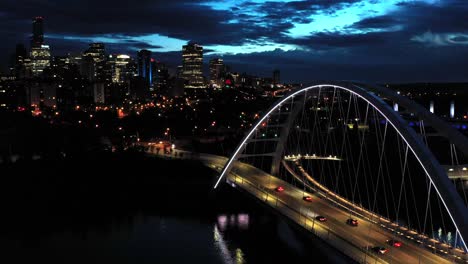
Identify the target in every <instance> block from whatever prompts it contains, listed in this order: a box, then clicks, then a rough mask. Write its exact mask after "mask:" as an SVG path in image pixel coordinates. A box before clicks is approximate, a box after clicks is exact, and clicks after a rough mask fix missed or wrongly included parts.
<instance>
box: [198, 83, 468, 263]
mask: <svg viewBox="0 0 468 264" xmlns="http://www.w3.org/2000/svg"><path fill="white" fill-rule="evenodd" d="M395 104H397V105H398V107H393V106H394V105H395ZM395 109H399V111H396V110H395ZM409 123H412V124H413V125H412V126H410V125H409ZM414 124H416V125H414ZM434 134H437V135H438V136H437V137H434V136H433V135H434ZM205 159H206V160H207V161H208V163H210V164H212V166H213V167H216V168H218V169H219V171H220V176H219V178H218V179H217V181H216V184H215V186H214V188H217V187H218V186H219V185H220V183H221V182H227V183H229V184H230V185H232V186H234V187H236V188H239V189H242V190H243V191H246V192H248V193H250V194H252V195H254V196H256V197H257V198H259V199H261V200H263V201H264V202H265V203H266V204H268V205H270V206H271V207H273V208H275V209H276V210H278V211H279V212H280V213H282V214H283V215H286V216H287V217H288V218H290V219H292V220H293V221H295V222H296V223H298V224H300V225H301V226H303V227H304V228H305V229H307V230H309V231H311V232H312V233H314V234H315V235H317V236H319V237H321V238H323V239H324V240H326V241H328V242H329V244H331V245H332V246H334V247H336V248H338V249H339V250H341V251H343V252H344V253H345V254H347V255H348V256H350V257H352V258H354V259H355V260H357V261H359V262H373V261H375V262H382V263H386V262H393V263H411V262H414V263H416V262H418V263H445V262H446V263H453V262H459V263H465V262H467V261H468V259H467V257H466V252H467V240H466V239H467V238H468V224H467V222H468V210H467V204H468V203H467V195H466V190H465V189H466V186H465V184H466V181H463V179H462V178H463V177H454V176H453V175H452V174H453V171H454V168H458V169H459V170H461V171H462V172H464V171H465V170H466V169H465V170H463V168H465V167H466V165H464V164H467V163H468V162H467V161H466V159H468V140H467V138H466V137H465V136H464V135H462V134H461V133H460V132H459V131H457V130H456V129H454V128H453V127H451V126H450V125H448V124H446V123H445V122H444V121H443V120H441V119H439V118H437V117H436V116H434V115H433V114H432V113H430V112H429V111H428V110H426V109H425V108H424V107H422V106H420V105H418V104H417V103H415V102H413V101H411V100H409V99H408V98H406V97H403V96H400V95H399V94H397V93H395V92H394V91H392V90H390V89H387V88H385V87H380V86H373V85H367V84H358V83H350V82H331V83H324V84H316V85H311V86H308V87H304V88H300V89H296V90H293V91H291V92H290V93H289V94H287V95H285V96H284V97H282V98H281V99H279V100H278V101H277V102H276V103H275V104H273V105H272V106H271V107H270V108H269V109H268V110H267V111H265V114H264V115H263V116H262V117H261V118H260V119H259V120H258V121H257V122H256V123H255V124H254V125H253V126H252V128H251V129H250V130H249V131H248V133H247V134H246V135H245V137H244V138H243V140H242V141H241V142H240V144H239V146H238V147H237V148H236V149H235V151H234V153H233V154H232V156H231V157H230V158H229V159H228V160H227V161H226V160H225V159H222V158H218V157H215V156H207V157H205ZM449 174H450V176H451V178H449ZM278 187H280V188H278ZM321 217H323V218H326V219H327V221H321V220H323V218H321ZM349 219H355V220H357V222H358V223H359V224H358V226H354V225H353V223H352V222H350V221H348V220H349ZM395 241H397V242H401V243H402V245H401V246H398V245H396V244H395V243H394V242H395ZM379 248H385V249H386V250H388V251H387V252H381V251H379Z"/></svg>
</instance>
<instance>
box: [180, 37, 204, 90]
mask: <svg viewBox="0 0 468 264" xmlns="http://www.w3.org/2000/svg"><path fill="white" fill-rule="evenodd" d="M182 67H183V68H182V73H181V77H182V78H183V79H185V80H186V84H185V86H184V87H185V88H195V89H197V88H205V87H206V85H205V81H204V78H203V47H202V46H201V45H199V44H196V43H193V42H191V43H188V44H187V45H184V46H183V47H182Z"/></svg>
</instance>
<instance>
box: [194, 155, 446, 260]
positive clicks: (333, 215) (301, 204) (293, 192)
mask: <svg viewBox="0 0 468 264" xmlns="http://www.w3.org/2000/svg"><path fill="white" fill-rule="evenodd" d="M201 159H202V160H205V162H206V163H208V164H211V165H215V166H217V167H218V168H222V167H223V166H224V164H225V162H226V159H225V158H224V157H219V158H217V157H216V156H211V155H209V156H207V157H203V158H202V157H201ZM231 171H233V172H235V174H236V175H238V176H239V177H241V178H244V179H246V180H247V181H249V182H250V183H251V184H253V185H257V186H260V187H259V188H263V189H264V191H266V192H268V193H270V194H271V195H272V196H276V197H277V198H278V199H280V200H281V201H282V202H284V203H286V204H288V206H289V207H293V208H296V209H297V211H300V212H302V214H305V215H307V216H308V218H309V220H310V221H314V222H315V218H314V217H315V216H318V215H322V216H325V217H327V218H328V221H327V222H325V223H317V222H315V223H314V224H319V225H324V226H325V228H329V229H330V230H331V231H332V232H333V233H335V234H339V235H340V236H342V237H343V238H344V239H345V240H347V241H349V242H351V243H353V244H354V245H355V246H357V247H359V248H365V247H367V246H371V247H374V246H383V247H385V248H387V249H389V251H388V252H387V254H385V255H379V257H380V258H382V259H383V260H385V261H387V262H389V263H429V264H432V263H433V264H437V263H452V261H449V260H447V259H446V258H442V257H441V256H439V255H435V254H433V253H431V252H429V250H427V249H424V248H422V247H421V246H420V245H418V244H416V243H414V242H412V241H408V240H406V239H402V238H398V237H396V235H395V234H392V233H390V232H388V231H386V230H384V229H382V228H380V227H379V226H377V225H376V224H374V223H371V222H369V221H367V220H366V219H363V218H360V217H357V216H352V218H356V219H358V220H359V226H357V227H353V226H350V225H348V224H346V220H347V219H348V218H350V213H348V212H346V211H344V210H343V209H340V208H338V207H336V206H334V205H332V204H331V203H330V202H328V201H326V200H324V199H322V198H320V197H319V196H317V195H315V194H311V193H307V192H304V191H302V190H300V189H298V188H297V187H295V186H292V185H290V184H289V183H287V182H285V181H283V180H281V179H278V178H276V177H273V176H271V175H269V174H267V173H265V172H263V171H261V170H259V169H257V168H255V167H253V166H251V165H248V164H245V163H240V162H236V163H235V165H234V167H233V168H232V170H231ZM234 177H235V176H233V174H230V175H229V179H230V180H231V181H235V179H234ZM277 186H283V187H284V188H285V190H284V192H281V193H278V192H276V191H275V188H276V187H277ZM306 195H308V196H311V197H312V202H306V201H304V200H303V197H304V196H306ZM391 239H395V240H399V241H402V242H403V245H402V246H401V248H395V247H392V246H390V245H388V244H386V241H387V240H391ZM452 260H454V258H453V257H452Z"/></svg>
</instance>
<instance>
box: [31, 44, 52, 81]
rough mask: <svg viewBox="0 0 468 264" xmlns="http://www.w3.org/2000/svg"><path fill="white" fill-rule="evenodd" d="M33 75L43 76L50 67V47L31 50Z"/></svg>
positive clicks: (43, 46) (45, 46) (42, 46)
mask: <svg viewBox="0 0 468 264" xmlns="http://www.w3.org/2000/svg"><path fill="white" fill-rule="evenodd" d="M31 63H32V73H33V75H35V76H38V75H41V74H42V73H43V72H44V69H45V68H46V67H49V66H50V48H49V46H48V45H41V46H40V47H32V48H31Z"/></svg>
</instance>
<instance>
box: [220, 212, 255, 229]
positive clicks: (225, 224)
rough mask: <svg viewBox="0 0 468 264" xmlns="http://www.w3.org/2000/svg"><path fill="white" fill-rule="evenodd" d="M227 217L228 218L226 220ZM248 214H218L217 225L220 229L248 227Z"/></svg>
mask: <svg viewBox="0 0 468 264" xmlns="http://www.w3.org/2000/svg"><path fill="white" fill-rule="evenodd" d="M228 219H229V220H228ZM249 223H250V216H249V215H248V214H243V213H241V214H231V215H229V216H228V215H225V214H222V215H218V217H217V225H218V227H219V229H220V230H221V231H224V230H226V229H227V228H237V229H240V230H247V229H249Z"/></svg>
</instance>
